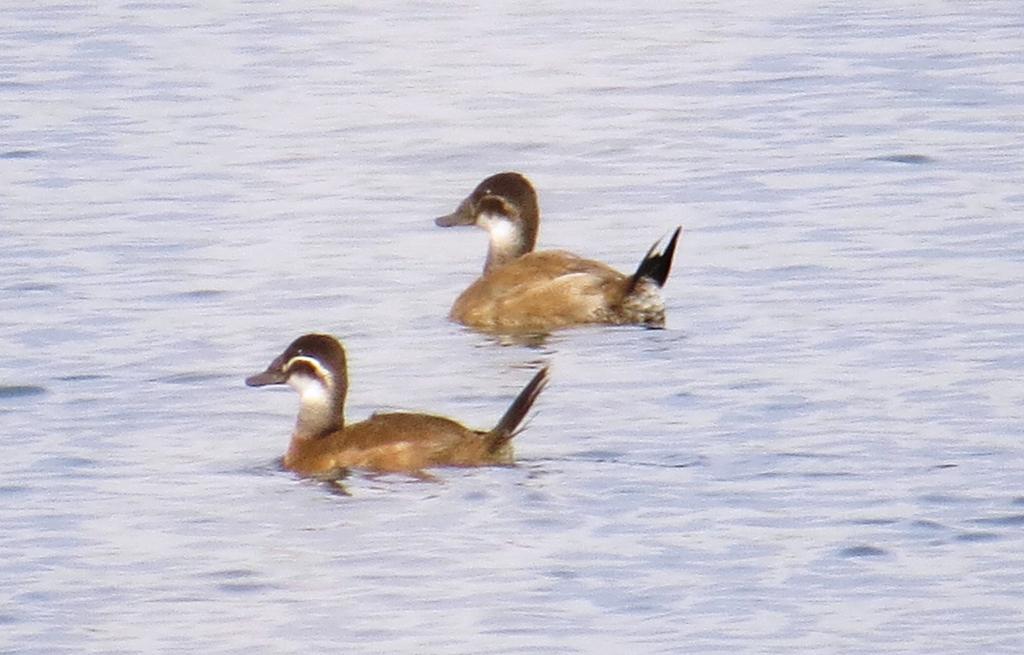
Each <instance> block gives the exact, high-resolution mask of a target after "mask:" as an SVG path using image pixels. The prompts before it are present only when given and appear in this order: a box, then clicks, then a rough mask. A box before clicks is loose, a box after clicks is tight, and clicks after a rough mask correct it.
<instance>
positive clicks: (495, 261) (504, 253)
mask: <svg viewBox="0 0 1024 655" xmlns="http://www.w3.org/2000/svg"><path fill="white" fill-rule="evenodd" d="M479 220H480V225H481V226H482V227H483V228H484V229H486V230H487V232H488V234H489V235H490V244H489V246H488V248H487V261H486V262H484V273H487V272H489V271H492V270H494V269H495V268H498V267H499V266H504V265H505V264H507V263H509V262H511V261H512V260H514V259H518V258H519V257H522V256H523V255H525V254H526V253H528V252H530V251H531V250H533V246H534V243H535V242H536V240H537V228H536V227H532V228H531V227H530V226H529V224H528V223H526V222H523V221H513V220H511V219H509V218H508V217H507V216H502V215H500V214H495V215H484V216H481V217H480V219H479Z"/></svg>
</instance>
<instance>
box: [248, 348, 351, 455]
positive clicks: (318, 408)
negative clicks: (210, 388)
mask: <svg viewBox="0 0 1024 655" xmlns="http://www.w3.org/2000/svg"><path fill="white" fill-rule="evenodd" d="M346 369H347V366H346V361H345V349H344V348H342V346H341V344H340V343H339V342H338V340H337V339H335V338H334V337H332V336H329V335H326V334H306V335H303V336H301V337H299V338H298V339H296V340H295V341H293V342H292V343H291V345H289V346H288V347H287V348H286V349H285V351H284V352H283V353H281V354H280V355H278V356H277V357H275V358H274V361H272V362H270V366H268V367H267V370H265V371H263V372H262V373H257V374H256V375H253V376H250V377H248V378H246V380H245V383H246V384H247V385H249V386H250V387H262V386H266V385H268V384H288V385H290V386H291V387H292V388H294V389H295V390H296V391H298V392H299V417H298V421H297V423H296V428H295V436H296V437H297V438H316V437H320V436H323V435H326V434H330V433H331V432H334V431H336V430H341V429H342V428H344V426H345V394H346V393H347V392H348V371H347V370H346Z"/></svg>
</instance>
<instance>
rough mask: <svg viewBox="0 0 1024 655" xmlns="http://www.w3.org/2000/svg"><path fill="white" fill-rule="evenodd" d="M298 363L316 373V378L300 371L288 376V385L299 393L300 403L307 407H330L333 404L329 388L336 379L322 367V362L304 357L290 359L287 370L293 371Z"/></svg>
mask: <svg viewBox="0 0 1024 655" xmlns="http://www.w3.org/2000/svg"><path fill="white" fill-rule="evenodd" d="M296 362H303V363H304V364H307V365H308V366H310V367H311V368H312V369H313V370H314V371H316V375H315V376H313V375H307V374H306V373H305V372H300V371H296V372H294V373H291V374H289V375H288V385H289V386H290V387H291V388H293V389H295V390H296V391H298V392H299V402H300V403H301V404H302V405H303V406H307V407H314V406H323V407H326V406H328V405H329V404H330V402H331V399H330V396H329V395H328V386H330V385H331V384H332V382H333V381H334V377H333V376H332V375H331V374H330V373H329V372H328V371H327V370H326V369H324V367H323V366H321V365H320V362H318V361H316V360H315V359H313V358H312V357H304V356H302V355H299V356H297V357H292V358H291V359H289V360H288V364H287V365H286V366H285V367H284V368H285V370H286V371H289V370H291V368H292V367H293V366H294V365H295V363H296Z"/></svg>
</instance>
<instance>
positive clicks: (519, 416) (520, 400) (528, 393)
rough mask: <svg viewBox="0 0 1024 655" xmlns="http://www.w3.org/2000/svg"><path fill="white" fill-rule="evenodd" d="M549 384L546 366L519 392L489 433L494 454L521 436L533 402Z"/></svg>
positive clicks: (490, 446)
mask: <svg viewBox="0 0 1024 655" xmlns="http://www.w3.org/2000/svg"><path fill="white" fill-rule="evenodd" d="M547 383H548V367H547V366H545V367H544V368H542V369H541V370H539V371H537V374H536V375H534V376H533V379H532V380H530V382H529V384H527V385H526V386H525V387H523V390H522V391H520V392H519V395H518V396H516V399H515V400H513V401H512V404H511V405H509V408H508V410H506V411H505V415H504V416H502V417H501V420H500V421H498V424H497V425H496V426H494V429H493V430H491V431H490V432H489V433H487V437H488V440H489V442H490V443H489V448H490V451H491V452H492V453H496V452H498V451H499V450H500V449H501V447H502V446H504V445H505V444H507V443H508V442H509V441H511V440H512V437H514V436H516V435H517V434H519V432H520V429H518V428H519V424H520V423H522V422H523V419H524V418H526V413H527V412H529V411H530V407H532V406H533V401H535V400H537V396H539V395H540V392H541V391H543V390H544V387H545V386H546V385H547Z"/></svg>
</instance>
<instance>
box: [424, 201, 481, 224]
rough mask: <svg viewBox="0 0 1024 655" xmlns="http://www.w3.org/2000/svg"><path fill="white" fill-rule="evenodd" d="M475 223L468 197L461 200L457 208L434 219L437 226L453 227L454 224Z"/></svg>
mask: <svg viewBox="0 0 1024 655" xmlns="http://www.w3.org/2000/svg"><path fill="white" fill-rule="evenodd" d="M474 223H476V217H475V216H473V207H472V203H470V202H469V198H466V199H465V200H463V201H462V202H461V203H460V204H459V207H458V209H456V210H455V211H453V212H452V213H450V214H448V215H447V216H439V217H438V218H435V219H434V224H435V225H437V226H439V227H454V226H456V225H473V224H474Z"/></svg>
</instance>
